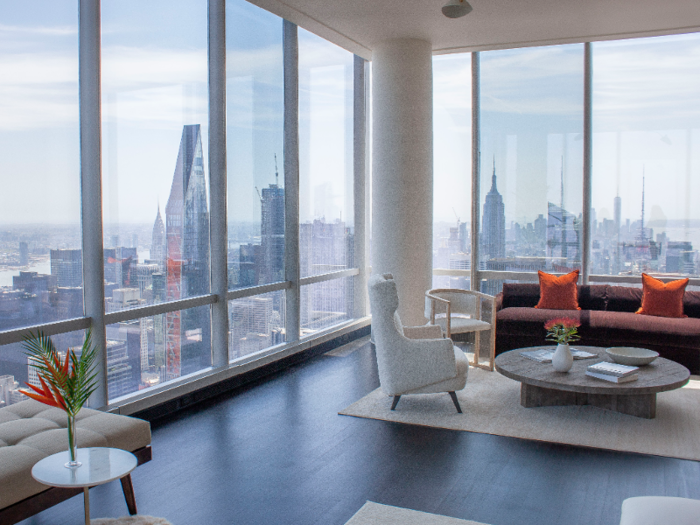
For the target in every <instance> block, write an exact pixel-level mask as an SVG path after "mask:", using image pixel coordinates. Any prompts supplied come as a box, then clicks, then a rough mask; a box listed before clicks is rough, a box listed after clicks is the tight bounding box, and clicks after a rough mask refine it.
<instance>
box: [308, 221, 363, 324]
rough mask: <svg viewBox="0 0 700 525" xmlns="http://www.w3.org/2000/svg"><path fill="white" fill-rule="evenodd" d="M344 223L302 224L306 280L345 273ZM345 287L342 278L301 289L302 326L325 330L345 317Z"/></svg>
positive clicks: (347, 261) (347, 253)
mask: <svg viewBox="0 0 700 525" xmlns="http://www.w3.org/2000/svg"><path fill="white" fill-rule="evenodd" d="M349 235H351V234H350V232H349V231H348V228H346V227H345V223H344V222H342V221H341V220H336V221H335V222H333V223H326V222H325V221H324V220H319V219H316V220H314V221H313V222H312V223H310V222H307V223H302V224H300V225H299V254H300V261H299V266H300V272H301V275H302V276H303V277H306V276H309V275H318V274H322V273H328V272H332V271H336V270H342V269H344V268H346V267H347V265H348V264H350V263H351V262H352V261H351V257H352V255H351V253H349V251H348V250H349V243H348V236H349ZM346 292H347V290H346V287H345V283H344V282H343V279H334V280H331V281H324V282H322V283H317V284H315V285H311V286H303V287H302V289H301V305H302V306H301V314H300V315H301V324H302V326H303V327H306V328H309V329H319V328H324V327H326V326H329V325H330V324H332V322H333V319H337V320H336V321H335V322H339V321H340V320H342V319H343V318H344V316H345V315H346V305H347V301H346Z"/></svg>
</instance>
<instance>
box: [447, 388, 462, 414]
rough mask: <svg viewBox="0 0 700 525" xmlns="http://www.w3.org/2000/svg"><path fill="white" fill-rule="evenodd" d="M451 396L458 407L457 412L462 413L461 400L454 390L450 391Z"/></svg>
mask: <svg viewBox="0 0 700 525" xmlns="http://www.w3.org/2000/svg"><path fill="white" fill-rule="evenodd" d="M449 394H450V397H451V398H452V402H453V403H454V404H455V408H456V409H457V412H459V413H460V414H461V413H462V408H461V407H460V406H459V400H458V399H457V394H455V393H454V392H449Z"/></svg>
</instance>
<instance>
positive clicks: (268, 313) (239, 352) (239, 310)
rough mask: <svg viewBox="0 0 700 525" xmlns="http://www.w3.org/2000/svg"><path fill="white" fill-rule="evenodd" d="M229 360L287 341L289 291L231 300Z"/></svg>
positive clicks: (229, 311)
mask: <svg viewBox="0 0 700 525" xmlns="http://www.w3.org/2000/svg"><path fill="white" fill-rule="evenodd" d="M228 317H229V343H228V355H229V360H231V361H235V360H236V359H238V358H240V357H243V356H246V355H249V354H254V353H256V352H259V351H260V350H264V349H266V348H269V347H271V346H275V345H278V344H281V343H284V342H285V328H284V326H285V325H284V323H285V293H284V290H281V291H278V292H271V293H266V294H263V295H256V296H254V297H245V298H243V299H236V300H234V301H229V303H228Z"/></svg>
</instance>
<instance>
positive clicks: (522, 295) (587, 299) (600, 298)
mask: <svg viewBox="0 0 700 525" xmlns="http://www.w3.org/2000/svg"><path fill="white" fill-rule="evenodd" d="M539 300H540V285H539V284H537V283H505V284H504V285H503V299H502V301H503V302H502V308H508V307H524V308H532V307H534V306H535V305H537V303H538V302H539ZM578 304H579V306H580V307H581V309H582V310H608V311H610V312H636V311H637V310H639V307H640V306H641V305H642V288H641V287H632V286H609V285H607V284H591V285H587V286H581V285H579V286H578ZM683 313H684V314H685V315H687V316H688V317H694V318H696V319H700V292H690V291H686V292H685V295H684V296H683Z"/></svg>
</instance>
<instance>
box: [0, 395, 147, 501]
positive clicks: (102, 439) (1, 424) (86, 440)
mask: <svg viewBox="0 0 700 525" xmlns="http://www.w3.org/2000/svg"><path fill="white" fill-rule="evenodd" d="M76 420H77V427H78V428H77V432H76V438H77V442H78V447H81V448H84V447H113V448H120V449H123V450H128V451H130V452H133V451H135V450H138V449H140V448H143V447H145V446H147V445H149V444H150V443H151V426H150V424H149V423H148V422H147V421H143V420H141V419H136V418H133V417H127V416H120V415H117V414H108V413H106V412H100V411H98V410H90V409H89V408H84V409H82V410H81V411H80V412H79V413H78V417H77V418H76ZM66 425H67V418H66V415H65V412H64V411H63V410H60V409H58V408H51V407H48V406H46V405H43V404H41V403H39V402H37V401H33V400H27V401H22V402H21V403H17V404H14V405H10V406H8V407H5V408H2V409H0V487H2V490H0V508H5V507H8V506H10V505H12V504H14V503H17V502H18V501H21V500H23V499H25V498H28V497H30V496H33V495H34V494H38V493H39V492H42V491H44V490H46V489H47V488H48V487H46V486H45V485H42V484H41V483H38V482H37V481H34V478H32V475H31V470H32V467H33V466H34V464H35V463H36V462H37V461H39V460H40V459H42V458H45V457H47V456H50V455H51V454H55V453H56V452H60V451H62V450H67V449H68V432H67V430H66Z"/></svg>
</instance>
